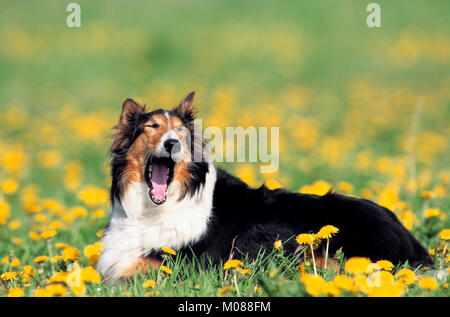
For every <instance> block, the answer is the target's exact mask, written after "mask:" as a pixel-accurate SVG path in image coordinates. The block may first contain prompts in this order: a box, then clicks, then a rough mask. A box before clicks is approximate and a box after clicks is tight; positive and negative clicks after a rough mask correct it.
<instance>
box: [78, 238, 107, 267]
mask: <svg viewBox="0 0 450 317" xmlns="http://www.w3.org/2000/svg"><path fill="white" fill-rule="evenodd" d="M102 249H103V244H102V242H96V243H94V244H89V245H87V246H85V247H84V249H83V253H84V255H85V256H86V257H87V259H88V261H89V264H90V265H95V264H97V262H98V259H99V258H100V254H101V252H102Z"/></svg>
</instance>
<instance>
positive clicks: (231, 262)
mask: <svg viewBox="0 0 450 317" xmlns="http://www.w3.org/2000/svg"><path fill="white" fill-rule="evenodd" d="M242 265H244V263H242V261H240V260H236V259H233V260H228V261H227V262H225V264H224V265H223V268H224V269H225V270H228V269H231V268H235V267H239V266H242Z"/></svg>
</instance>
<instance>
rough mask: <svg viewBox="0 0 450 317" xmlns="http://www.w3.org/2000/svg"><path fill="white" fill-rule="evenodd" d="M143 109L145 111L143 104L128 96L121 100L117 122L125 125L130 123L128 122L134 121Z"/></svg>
mask: <svg viewBox="0 0 450 317" xmlns="http://www.w3.org/2000/svg"><path fill="white" fill-rule="evenodd" d="M143 111H145V107H144V106H141V105H139V104H138V103H136V102H135V101H134V100H133V99H131V98H128V99H127V100H125V101H124V102H123V105H122V113H121V114H120V120H119V123H120V124H121V125H125V126H126V125H130V123H132V122H134V120H135V118H136V115H137V114H139V113H141V112H143Z"/></svg>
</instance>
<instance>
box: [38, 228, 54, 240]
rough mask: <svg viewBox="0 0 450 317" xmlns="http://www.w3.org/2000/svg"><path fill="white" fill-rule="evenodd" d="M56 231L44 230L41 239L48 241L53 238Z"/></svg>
mask: <svg viewBox="0 0 450 317" xmlns="http://www.w3.org/2000/svg"><path fill="white" fill-rule="evenodd" d="M56 233H57V232H56V231H54V230H45V231H43V232H42V233H41V238H42V239H50V238H51V237H54V236H55V235H56Z"/></svg>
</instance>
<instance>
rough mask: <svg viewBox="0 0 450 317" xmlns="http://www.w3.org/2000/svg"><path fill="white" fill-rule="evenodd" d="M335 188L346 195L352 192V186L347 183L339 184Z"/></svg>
mask: <svg viewBox="0 0 450 317" xmlns="http://www.w3.org/2000/svg"><path fill="white" fill-rule="evenodd" d="M337 186H338V189H339V190H341V191H342V192H344V193H346V194H348V193H351V192H352V190H353V185H352V184H350V183H348V182H339V183H338V185H337Z"/></svg>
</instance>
